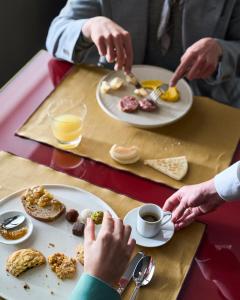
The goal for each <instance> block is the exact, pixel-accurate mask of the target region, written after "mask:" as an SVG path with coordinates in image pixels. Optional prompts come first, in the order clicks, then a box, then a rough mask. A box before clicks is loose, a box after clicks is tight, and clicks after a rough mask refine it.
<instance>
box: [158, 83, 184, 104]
mask: <svg viewBox="0 0 240 300" xmlns="http://www.w3.org/2000/svg"><path fill="white" fill-rule="evenodd" d="M160 97H161V99H162V100H164V101H168V102H177V101H178V100H179V99H180V94H179V91H178V89H177V88H176V87H175V86H174V87H170V88H169V89H168V90H167V91H166V92H165V93H163V94H161V95H160Z"/></svg>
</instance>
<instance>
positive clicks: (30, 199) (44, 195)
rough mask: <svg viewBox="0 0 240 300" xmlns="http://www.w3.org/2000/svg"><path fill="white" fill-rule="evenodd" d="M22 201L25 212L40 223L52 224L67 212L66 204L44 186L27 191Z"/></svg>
mask: <svg viewBox="0 0 240 300" xmlns="http://www.w3.org/2000/svg"><path fill="white" fill-rule="evenodd" d="M21 199H22V204H23V207H24V209H25V211H26V212H27V213H28V214H29V215H30V216H31V217H33V218H35V219H37V220H39V221H43V222H51V221H53V220H55V219H57V218H58V217H59V216H61V215H62V214H63V213H64V212H65V206H64V204H63V203H61V202H60V201H59V200H57V199H55V198H54V196H53V195H52V194H50V193H49V192H48V191H47V190H46V189H45V188H44V187H43V186H34V187H32V188H29V189H27V190H26V191H25V193H24V194H23V195H22V197H21Z"/></svg>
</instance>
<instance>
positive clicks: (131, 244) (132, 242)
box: [127, 239, 136, 258]
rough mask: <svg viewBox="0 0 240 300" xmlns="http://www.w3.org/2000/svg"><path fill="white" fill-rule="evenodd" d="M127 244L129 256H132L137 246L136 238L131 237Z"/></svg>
mask: <svg viewBox="0 0 240 300" xmlns="http://www.w3.org/2000/svg"><path fill="white" fill-rule="evenodd" d="M127 246H128V249H127V252H128V256H129V258H130V257H131V256H132V254H133V250H134V248H135V246H136V241H135V239H129V242H128V244H127Z"/></svg>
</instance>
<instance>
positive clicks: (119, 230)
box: [113, 219, 124, 240]
mask: <svg viewBox="0 0 240 300" xmlns="http://www.w3.org/2000/svg"><path fill="white" fill-rule="evenodd" d="M123 232H124V226H123V221H122V220H121V219H114V230H113V235H114V236H115V237H116V239H119V240H121V239H122V237H123Z"/></svg>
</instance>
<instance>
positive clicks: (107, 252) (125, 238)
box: [84, 212, 135, 285]
mask: <svg viewBox="0 0 240 300" xmlns="http://www.w3.org/2000/svg"><path fill="white" fill-rule="evenodd" d="M130 234H131V227H130V226H128V225H126V226H125V225H123V222H122V220H120V219H113V218H112V217H111V215H110V214H109V213H108V212H105V213H104V218H103V223H102V227H101V229H100V231H99V233H98V236H97V238H95V225H94V223H93V221H92V220H91V219H88V220H87V225H86V227H85V233H84V271H85V272H86V273H88V274H90V275H93V276H96V277H98V278H99V279H101V280H103V281H105V282H106V283H108V284H109V285H113V284H115V283H117V282H119V279H120V277H121V276H122V274H123V272H124V271H125V269H126V268H127V264H128V262H129V259H130V257H131V255H132V253H133V249H134V247H135V240H133V239H131V238H130Z"/></svg>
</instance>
